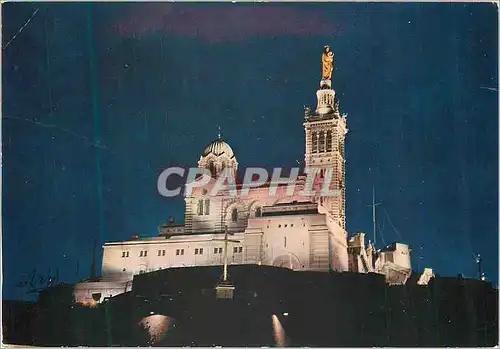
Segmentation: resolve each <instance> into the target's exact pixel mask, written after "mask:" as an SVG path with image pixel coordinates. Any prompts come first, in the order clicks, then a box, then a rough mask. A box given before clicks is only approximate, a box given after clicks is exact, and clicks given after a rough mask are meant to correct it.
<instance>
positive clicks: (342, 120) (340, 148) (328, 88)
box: [304, 45, 347, 229]
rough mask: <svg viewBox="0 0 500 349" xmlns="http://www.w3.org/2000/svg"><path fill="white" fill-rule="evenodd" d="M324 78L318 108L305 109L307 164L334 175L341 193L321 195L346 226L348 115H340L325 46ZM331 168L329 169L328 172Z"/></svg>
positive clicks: (333, 183) (332, 184) (332, 214)
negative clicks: (346, 136) (346, 141)
mask: <svg viewBox="0 0 500 349" xmlns="http://www.w3.org/2000/svg"><path fill="white" fill-rule="evenodd" d="M321 63H322V79H321V81H320V84H319V89H318V90H317V91H316V97H317V100H318V101H317V106H316V110H315V111H312V110H311V108H309V107H306V108H305V110H304V130H305V133H306V149H305V163H306V167H312V168H319V169H320V176H321V177H322V178H323V180H325V178H324V177H325V176H327V175H331V179H330V189H331V190H338V192H339V195H335V196H330V197H318V198H317V199H318V201H319V203H320V204H321V205H322V206H323V208H324V209H325V210H327V211H328V212H329V215H330V217H332V218H333V220H334V221H335V222H336V223H337V224H338V225H339V226H340V227H341V228H342V229H345V152H344V139H345V135H346V133H347V128H346V114H342V115H341V114H340V111H339V102H338V100H337V99H336V98H335V90H334V89H332V81H331V76H332V72H333V52H332V51H331V50H330V47H329V46H328V45H325V47H324V50H323V54H322V59H321ZM327 169H328V171H327Z"/></svg>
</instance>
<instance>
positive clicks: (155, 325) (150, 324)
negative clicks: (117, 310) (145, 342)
mask: <svg viewBox="0 0 500 349" xmlns="http://www.w3.org/2000/svg"><path fill="white" fill-rule="evenodd" d="M172 321H173V319H171V318H169V317H167V316H165V315H160V314H156V315H148V316H147V317H145V318H143V319H142V320H141V321H140V322H139V324H138V325H139V326H140V327H142V328H143V329H145V330H147V332H148V334H149V343H150V344H153V345H154V344H155V343H157V342H159V341H161V340H162V339H163V338H165V336H166V335H167V332H168V330H169V327H170V326H171V325H173V323H172Z"/></svg>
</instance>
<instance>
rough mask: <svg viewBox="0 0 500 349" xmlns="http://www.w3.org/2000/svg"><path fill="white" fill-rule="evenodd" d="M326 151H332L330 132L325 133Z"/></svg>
mask: <svg viewBox="0 0 500 349" xmlns="http://www.w3.org/2000/svg"><path fill="white" fill-rule="evenodd" d="M326 151H332V131H328V132H327V133H326Z"/></svg>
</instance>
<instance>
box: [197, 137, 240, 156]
mask: <svg viewBox="0 0 500 349" xmlns="http://www.w3.org/2000/svg"><path fill="white" fill-rule="evenodd" d="M209 154H213V155H215V156H220V155H222V154H224V155H226V156H227V157H229V158H230V159H232V158H234V152H233V149H231V147H230V146H229V144H227V143H226V142H224V140H222V139H221V138H217V139H216V140H215V141H213V142H212V143H210V144H209V145H207V146H206V147H205V150H203V153H202V154H201V156H202V157H204V156H207V155H209Z"/></svg>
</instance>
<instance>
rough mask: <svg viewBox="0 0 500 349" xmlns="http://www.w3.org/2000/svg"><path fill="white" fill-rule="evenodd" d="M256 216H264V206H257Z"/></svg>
mask: <svg viewBox="0 0 500 349" xmlns="http://www.w3.org/2000/svg"><path fill="white" fill-rule="evenodd" d="M255 217H262V208H260V207H257V208H256V209H255Z"/></svg>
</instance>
